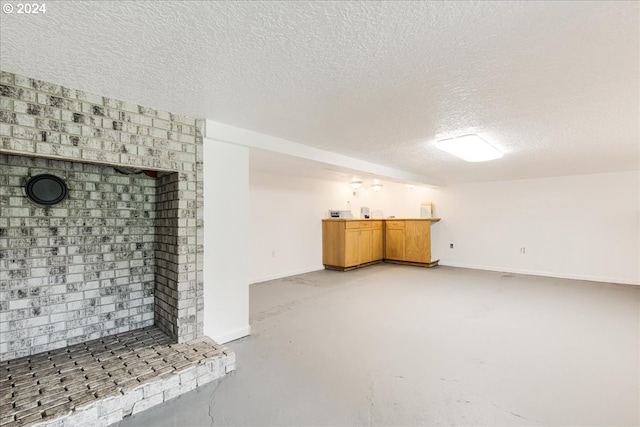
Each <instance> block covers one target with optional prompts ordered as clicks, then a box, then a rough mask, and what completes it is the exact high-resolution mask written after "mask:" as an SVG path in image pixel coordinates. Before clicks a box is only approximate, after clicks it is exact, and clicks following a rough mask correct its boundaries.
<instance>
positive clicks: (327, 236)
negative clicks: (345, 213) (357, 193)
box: [322, 218, 440, 270]
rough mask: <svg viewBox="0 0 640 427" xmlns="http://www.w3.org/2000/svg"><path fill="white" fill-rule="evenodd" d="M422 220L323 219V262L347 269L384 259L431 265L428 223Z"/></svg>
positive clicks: (426, 220) (330, 267) (427, 220)
mask: <svg viewBox="0 0 640 427" xmlns="http://www.w3.org/2000/svg"><path fill="white" fill-rule="evenodd" d="M439 220H440V219H439V218H425V219H387V220H356V219H325V220H323V221H322V263H323V264H324V266H325V268H328V269H333V270H350V269H353V268H357V267H362V266H365V265H369V264H373V263H377V262H380V261H383V260H384V261H387V262H393V263H401V264H411V265H421V266H427V267H432V266H434V265H437V264H438V260H435V261H433V260H431V223H432V222H437V221H439Z"/></svg>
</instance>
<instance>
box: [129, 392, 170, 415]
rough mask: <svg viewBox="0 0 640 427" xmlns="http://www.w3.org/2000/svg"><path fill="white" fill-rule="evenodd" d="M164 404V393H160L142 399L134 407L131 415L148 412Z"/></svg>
mask: <svg viewBox="0 0 640 427" xmlns="http://www.w3.org/2000/svg"><path fill="white" fill-rule="evenodd" d="M162 402H164V394H163V393H158V394H155V395H153V396H150V397H148V398H145V399H142V400H140V401H138V402H136V403H135V404H134V405H133V411H132V412H131V414H132V415H135V414H137V413H139V412H142V411H146V410H147V409H149V408H152V407H154V406H156V405H159V404H161V403H162Z"/></svg>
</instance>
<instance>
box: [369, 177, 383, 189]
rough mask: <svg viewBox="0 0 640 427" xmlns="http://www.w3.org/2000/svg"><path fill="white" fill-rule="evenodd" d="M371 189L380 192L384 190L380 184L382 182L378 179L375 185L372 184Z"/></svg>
mask: <svg viewBox="0 0 640 427" xmlns="http://www.w3.org/2000/svg"><path fill="white" fill-rule="evenodd" d="M371 189H372V190H373V191H380V190H382V184H380V182H379V181H378V180H377V179H376V180H375V181H374V182H373V184H371Z"/></svg>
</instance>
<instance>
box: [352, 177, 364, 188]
mask: <svg viewBox="0 0 640 427" xmlns="http://www.w3.org/2000/svg"><path fill="white" fill-rule="evenodd" d="M360 187H362V181H360V180H357V179H354V180H353V181H351V188H353V189H354V190H357V189H358V188H360Z"/></svg>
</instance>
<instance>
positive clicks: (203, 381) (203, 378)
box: [196, 370, 224, 387]
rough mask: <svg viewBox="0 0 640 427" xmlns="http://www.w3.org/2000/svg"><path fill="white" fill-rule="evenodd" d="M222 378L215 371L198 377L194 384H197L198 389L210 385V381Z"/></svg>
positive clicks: (219, 373) (218, 372)
mask: <svg viewBox="0 0 640 427" xmlns="http://www.w3.org/2000/svg"><path fill="white" fill-rule="evenodd" d="M223 376H224V375H223V374H222V373H221V372H220V371H219V370H215V371H211V372H208V373H206V374H204V375H200V376H198V378H196V382H197V383H198V387H200V386H201V385H204V384H207V383H210V382H211V381H215V380H217V379H218V378H222V377H223Z"/></svg>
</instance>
